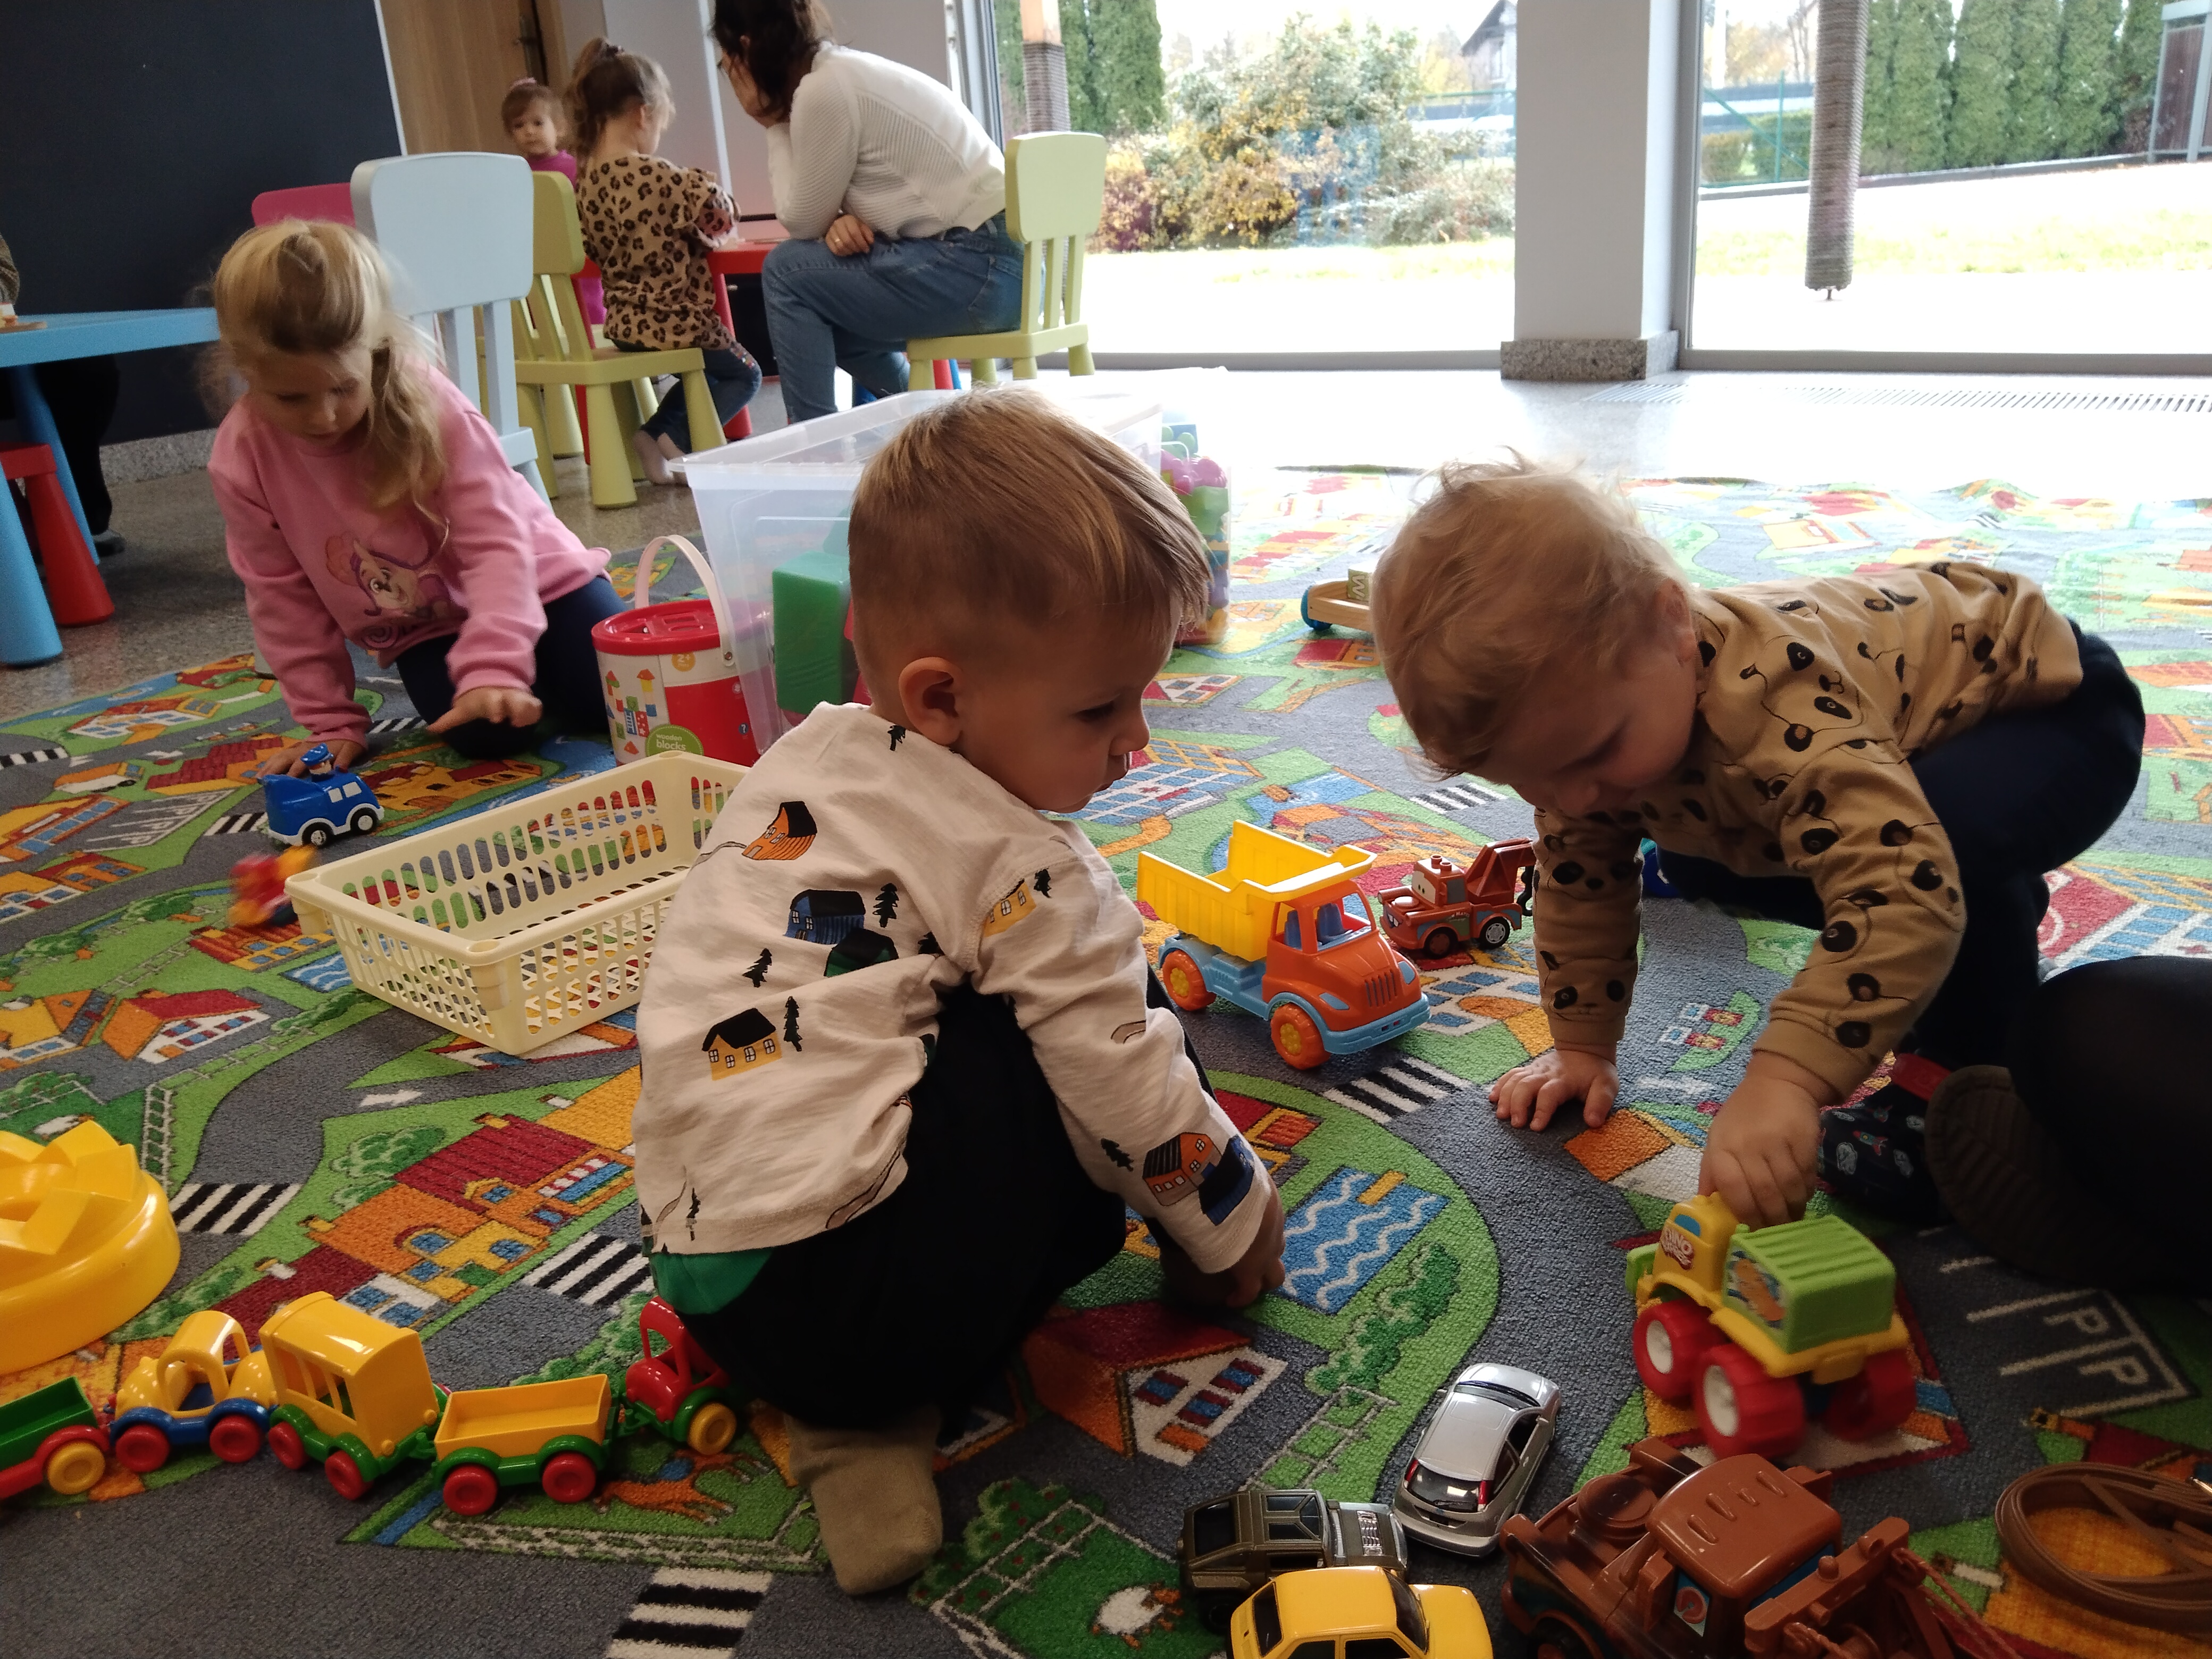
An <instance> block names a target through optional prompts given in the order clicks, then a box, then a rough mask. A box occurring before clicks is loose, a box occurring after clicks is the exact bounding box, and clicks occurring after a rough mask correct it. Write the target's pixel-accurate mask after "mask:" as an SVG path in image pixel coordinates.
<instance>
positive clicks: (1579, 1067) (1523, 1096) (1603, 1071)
mask: <svg viewBox="0 0 2212 1659" xmlns="http://www.w3.org/2000/svg"><path fill="white" fill-rule="evenodd" d="M1619 1092H1620V1073H1619V1072H1617V1071H1615V1070H1614V1069H1613V1048H1612V1046H1611V1045H1610V1044H1608V1045H1607V1046H1606V1047H1604V1048H1553V1049H1552V1050H1551V1051H1550V1052H1549V1053H1547V1054H1539V1055H1537V1056H1536V1058H1535V1059H1534V1060H1530V1061H1529V1062H1528V1064H1527V1065H1526V1066H1515V1067H1514V1068H1513V1069H1512V1070H1511V1071H1510V1072H1508V1073H1506V1074H1505V1075H1504V1077H1501V1078H1499V1079H1498V1081H1497V1082H1495V1083H1493V1084H1492V1085H1490V1104H1491V1107H1492V1109H1493V1110H1495V1111H1496V1112H1497V1114H1498V1116H1499V1117H1500V1118H1502V1119H1504V1121H1507V1122H1509V1123H1510V1124H1511V1125H1512V1126H1513V1127H1515V1128H1516V1129H1541V1128H1542V1127H1544V1126H1545V1125H1546V1124H1547V1123H1549V1122H1550V1121H1552V1114H1553V1113H1554V1112H1556V1111H1558V1110H1559V1108H1560V1107H1562V1106H1564V1105H1565V1104H1566V1103H1568V1102H1569V1101H1571V1100H1579V1101H1581V1102H1582V1103H1583V1122H1584V1123H1586V1124H1588V1125H1589V1127H1591V1128H1593V1129H1595V1128H1596V1127H1598V1125H1600V1124H1601V1123H1603V1122H1604V1121H1605V1120H1606V1118H1607V1116H1608V1115H1610V1114H1611V1113H1612V1111H1613V1096H1614V1095H1615V1094H1617V1093H1619Z"/></svg>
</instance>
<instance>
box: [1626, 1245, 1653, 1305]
mask: <svg viewBox="0 0 2212 1659" xmlns="http://www.w3.org/2000/svg"><path fill="white" fill-rule="evenodd" d="M1658 1259H1659V1247H1658V1246H1657V1245H1656V1244H1638V1246H1637V1247H1636V1248H1635V1249H1632V1250H1631V1251H1630V1252H1629V1253H1628V1294H1629V1295H1630V1297H1634V1296H1635V1294H1636V1286H1637V1285H1638V1281H1640V1280H1641V1279H1643V1277H1644V1274H1646V1273H1650V1271H1651V1264H1652V1263H1653V1262H1654V1261H1657V1260H1658Z"/></svg>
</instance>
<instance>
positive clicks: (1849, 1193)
mask: <svg viewBox="0 0 2212 1659" xmlns="http://www.w3.org/2000/svg"><path fill="white" fill-rule="evenodd" d="M1946 1076H1948V1073H1946V1072H1945V1071H1944V1069H1943V1068H1942V1066H1938V1065H1936V1064H1935V1063H1934V1062H1933V1061H1931V1060H1923V1059H1921V1058H1920V1056H1919V1055H1917V1054H1900V1055H1899V1056H1898V1059H1897V1063H1896V1065H1895V1066H1893V1067H1891V1069H1890V1080H1889V1081H1888V1082H1887V1083H1885V1084H1884V1085H1882V1086H1881V1088H1879V1089H1877V1090H1875V1091H1874V1093H1872V1094H1870V1095H1869V1096H1868V1097H1866V1098H1865V1099H1864V1100H1862V1101H1860V1102H1859V1103H1857V1105H1855V1106H1838V1107H1835V1108H1832V1109H1830V1110H1828V1111H1825V1112H1823V1113H1821V1114H1820V1176H1821V1179H1823V1180H1824V1181H1826V1182H1827V1184H1828V1188H1829V1190H1830V1191H1831V1192H1833V1193H1836V1194H1839V1195H1840V1196H1842V1197H1844V1198H1847V1199H1849V1200H1850V1201H1851V1202H1852V1203H1854V1204H1858V1205H1863V1206H1865V1207H1866V1208H1868V1209H1869V1210H1877V1211H1880V1212H1881V1213H1882V1214H1884V1215H1891V1216H1895V1217H1897V1218H1899V1220H1901V1221H1917V1222H1921V1223H1923V1224H1925V1223H1934V1222H1938V1221H1942V1220H1943V1219H1944V1218H1945V1212H1944V1209H1943V1200H1942V1198H1941V1197H1940V1196H1938V1195H1937V1194H1936V1182H1935V1181H1934V1179H1933V1178H1932V1177H1931V1176H1929V1173H1928V1143H1927V1123H1928V1120H1927V1113H1928V1097H1929V1096H1930V1095H1931V1094H1933V1093H1934V1092H1935V1091H1936V1085H1939V1084H1941V1083H1942V1080H1943V1079H1944V1078H1945V1077H1946Z"/></svg>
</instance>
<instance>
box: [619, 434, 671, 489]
mask: <svg viewBox="0 0 2212 1659" xmlns="http://www.w3.org/2000/svg"><path fill="white" fill-rule="evenodd" d="M629 447H631V448H632V449H634V450H635V451H636V452H637V463H638V465H640V466H641V467H643V468H644V469H645V480H646V482H647V483H657V484H665V483H670V482H671V475H670V473H669V471H668V459H667V457H666V456H665V455H663V454H662V453H660V446H659V443H657V442H656V441H654V440H653V435H652V434H650V433H648V432H647V431H645V430H644V429H643V428H640V429H639V430H637V431H635V432H633V433H631V434H630V435H629Z"/></svg>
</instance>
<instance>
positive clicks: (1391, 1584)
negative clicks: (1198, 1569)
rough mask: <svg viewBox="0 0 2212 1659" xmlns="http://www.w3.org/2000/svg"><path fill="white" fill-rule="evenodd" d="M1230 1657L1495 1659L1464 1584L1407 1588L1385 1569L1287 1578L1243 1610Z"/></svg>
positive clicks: (1233, 1622) (1232, 1628)
mask: <svg viewBox="0 0 2212 1659" xmlns="http://www.w3.org/2000/svg"><path fill="white" fill-rule="evenodd" d="M1340 1643H1341V1644H1342V1645H1341V1646H1340V1645H1339V1644H1340ZM1229 1652H1230V1656H1231V1659H1307V1656H1315V1659H1318V1656H1320V1655H1322V1654H1328V1655H1331V1656H1334V1655H1336V1654H1339V1653H1344V1654H1351V1655H1358V1656H1360V1659H1366V1656H1368V1655H1370V1654H1371V1655H1374V1656H1376V1659H1381V1656H1383V1655H1385V1654H1388V1655H1391V1656H1393V1659H1490V1653H1491V1649H1490V1627H1489V1626H1487V1625H1486V1624H1484V1623H1483V1622H1482V1609H1481V1607H1480V1606H1478V1605H1477V1604H1476V1601H1475V1599H1474V1592H1473V1591H1471V1590H1468V1589H1463V1588H1462V1587H1461V1586H1460V1585H1457V1584H1408V1583H1407V1582H1406V1581H1405V1580H1404V1579H1403V1578H1401V1577H1399V1576H1398V1575H1397V1574H1396V1573H1394V1572H1385V1571H1383V1569H1382V1568H1380V1567H1367V1566H1362V1567H1314V1568H1311V1569H1309V1570H1307V1571H1300V1572H1286V1573H1285V1574H1283V1575H1282V1576H1281V1577H1279V1578H1277V1579H1276V1580H1275V1581H1274V1582H1273V1583H1271V1584H1269V1585H1267V1588H1266V1589H1261V1590H1259V1591H1257V1592H1256V1593H1255V1594H1254V1595H1253V1596H1252V1598H1251V1599H1250V1600H1249V1601H1246V1602H1245V1603H1244V1605H1243V1607H1239V1608H1237V1611H1236V1613H1234V1614H1233V1615H1232V1616H1231V1619H1230V1621H1229Z"/></svg>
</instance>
